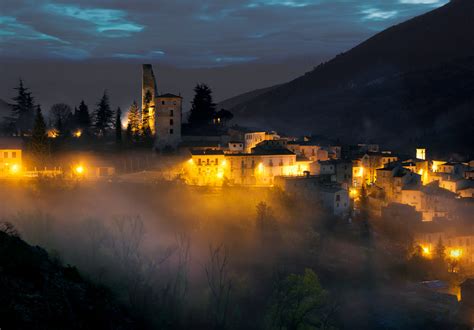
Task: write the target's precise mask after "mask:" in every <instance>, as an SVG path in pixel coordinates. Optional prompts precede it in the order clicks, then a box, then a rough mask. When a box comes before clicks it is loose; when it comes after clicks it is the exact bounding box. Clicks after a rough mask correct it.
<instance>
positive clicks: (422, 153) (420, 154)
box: [416, 148, 426, 160]
mask: <svg viewBox="0 0 474 330" xmlns="http://www.w3.org/2000/svg"><path fill="white" fill-rule="evenodd" d="M416 159H421V160H426V149H424V148H418V149H416Z"/></svg>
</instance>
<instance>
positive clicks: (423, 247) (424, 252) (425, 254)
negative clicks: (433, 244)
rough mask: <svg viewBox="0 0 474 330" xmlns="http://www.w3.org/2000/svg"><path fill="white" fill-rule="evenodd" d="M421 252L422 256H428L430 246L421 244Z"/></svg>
mask: <svg viewBox="0 0 474 330" xmlns="http://www.w3.org/2000/svg"><path fill="white" fill-rule="evenodd" d="M421 252H422V253H423V256H425V257H429V256H430V255H431V251H430V248H429V247H428V246H422V247H421Z"/></svg>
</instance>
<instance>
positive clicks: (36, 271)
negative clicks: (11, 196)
mask: <svg viewBox="0 0 474 330" xmlns="http://www.w3.org/2000/svg"><path fill="white" fill-rule="evenodd" d="M2 226H4V224H2ZM2 229H4V227H3V228H2ZM126 315H127V313H125V312H124V310H122V309H121V308H120V307H119V306H118V304H117V303H116V302H115V301H114V299H113V298H112V297H111V295H110V294H109V293H108V291H106V290H105V289H103V288H100V287H97V286H95V285H92V284H90V283H89V282H87V281H86V280H84V279H82V278H81V276H80V275H79V273H78V272H77V270H76V269H75V268H73V267H63V266H62V265H60V264H59V263H58V262H55V261H54V260H52V259H51V258H50V257H49V256H48V254H47V253H46V251H44V250H43V249H41V248H39V247H32V246H30V245H28V244H26V243H25V242H24V241H22V240H21V239H20V238H18V237H16V236H15V235H9V234H7V233H5V232H4V231H3V230H2V231H0V328H2V329H133V328H135V327H134V326H133V323H132V321H131V320H130V319H129V318H128V317H127V316H126Z"/></svg>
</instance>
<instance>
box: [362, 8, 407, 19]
mask: <svg viewBox="0 0 474 330" xmlns="http://www.w3.org/2000/svg"><path fill="white" fill-rule="evenodd" d="M362 14H364V19H366V20H374V21H382V20H387V19H391V18H394V17H395V16H397V14H398V11H396V10H388V11H384V10H380V9H377V8H370V9H365V10H363V11H362Z"/></svg>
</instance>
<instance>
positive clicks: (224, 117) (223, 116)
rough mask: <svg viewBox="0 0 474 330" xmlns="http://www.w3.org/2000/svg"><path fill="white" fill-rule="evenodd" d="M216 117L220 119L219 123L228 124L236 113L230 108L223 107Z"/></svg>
mask: <svg viewBox="0 0 474 330" xmlns="http://www.w3.org/2000/svg"><path fill="white" fill-rule="evenodd" d="M216 118H217V119H218V123H217V124H222V125H227V124H228V123H229V121H231V120H232V118H234V115H233V114H232V112H230V111H229V110H226V109H221V110H219V111H218V112H217V113H216Z"/></svg>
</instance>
